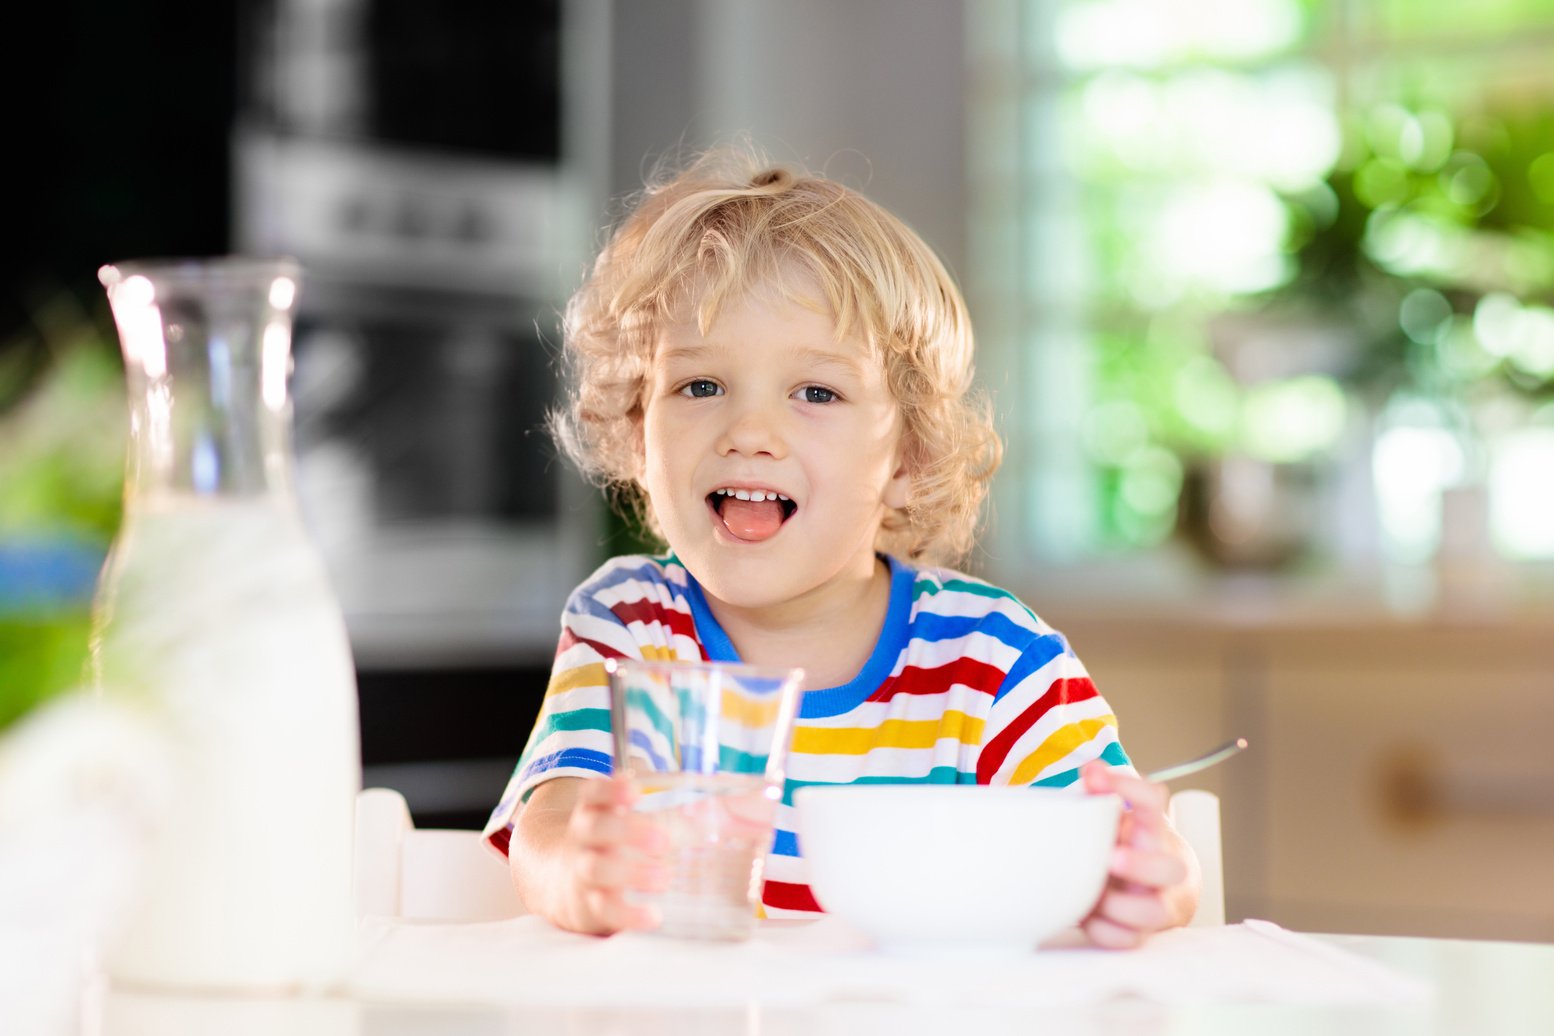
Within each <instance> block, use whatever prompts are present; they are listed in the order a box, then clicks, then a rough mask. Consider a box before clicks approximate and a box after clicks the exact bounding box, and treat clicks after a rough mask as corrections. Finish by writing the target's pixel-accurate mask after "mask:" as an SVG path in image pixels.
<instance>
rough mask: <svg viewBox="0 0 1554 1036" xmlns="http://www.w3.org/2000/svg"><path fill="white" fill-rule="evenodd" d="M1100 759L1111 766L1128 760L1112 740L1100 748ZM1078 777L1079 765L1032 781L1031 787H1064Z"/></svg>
mask: <svg viewBox="0 0 1554 1036" xmlns="http://www.w3.org/2000/svg"><path fill="white" fill-rule="evenodd" d="M1101 759H1102V760H1103V761H1104V762H1108V763H1110V764H1111V765H1113V766H1128V765H1130V760H1129V759H1128V753H1127V752H1124V751H1123V750H1122V746H1121V745H1120V744H1118V743H1117V742H1115V741H1113V742H1112V743H1111V744H1109V745H1107V746H1106V747H1105V748H1103V749H1102V750H1101ZM1078 779H1079V767H1077V766H1076V767H1074V768H1073V769H1071V770H1064V771H1063V772H1062V773H1055V774H1053V775H1052V776H1051V777H1043V778H1042V779H1041V780H1039V781H1032V782H1031V787H1033V788H1066V787H1068V786H1069V785H1070V784H1073V783H1074V782H1075V781H1077V780H1078Z"/></svg>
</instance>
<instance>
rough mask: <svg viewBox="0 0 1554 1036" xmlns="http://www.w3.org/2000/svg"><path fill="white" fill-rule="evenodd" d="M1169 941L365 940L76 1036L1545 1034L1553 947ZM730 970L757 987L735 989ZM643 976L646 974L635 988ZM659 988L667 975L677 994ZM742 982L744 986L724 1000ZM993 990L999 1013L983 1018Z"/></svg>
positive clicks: (519, 925) (395, 925)
mask: <svg viewBox="0 0 1554 1036" xmlns="http://www.w3.org/2000/svg"><path fill="white" fill-rule="evenodd" d="M821 924H824V922H822V923H821ZM1167 935H1168V936H1171V937H1172V938H1165V937H1163V938H1161V939H1158V940H1156V941H1155V942H1154V943H1152V944H1151V946H1150V947H1148V948H1147V949H1146V950H1145V951H1141V952H1136V953H1132V954H1112V953H1106V952H1104V951H1096V950H1091V949H1088V948H1076V947H1072V946H1064V945H1061V944H1060V945H1058V946H1057V947H1055V948H1049V949H1043V950H1041V951H1037V952H1034V953H1031V954H1029V955H1027V956H1026V957H1024V958H1022V959H1019V960H1003V961H999V962H992V963H987V962H984V963H983V964H982V965H980V966H977V967H971V966H969V964H968V962H965V961H937V962H935V961H930V960H923V959H911V960H903V959H889V958H882V957H880V956H879V955H877V954H874V953H872V952H871V951H870V950H868V949H867V947H866V946H863V945H861V944H858V943H856V942H853V941H850V937H849V936H848V935H847V934H846V933H839V932H838V931H837V930H835V929H834V928H833V929H831V930H829V931H827V930H825V929H823V928H820V927H815V928H812V929H810V930H809V931H803V930H800V929H794V928H792V927H791V926H790V927H787V928H784V927H781V926H776V925H771V924H768V925H765V926H763V928H762V929H761V931H759V932H758V934H757V936H756V938H755V939H754V940H752V941H751V942H750V943H747V944H742V945H739V946H732V947H730V946H726V945H725V946H694V945H691V946H688V945H686V944H679V945H678V946H677V945H674V944H671V942H670V941H669V940H658V939H655V938H654V937H651V936H633V937H626V938H623V937H616V938H615V939H612V940H595V939H589V938H587V937H582V936H573V935H569V934H567V933H561V932H557V931H555V930H554V929H549V928H548V927H547V926H546V925H545V922H543V921H540V920H539V919H537V918H519V919H515V920H514V921H510V922H500V923H498V924H483V925H425V924H422V925H413V924H407V923H403V922H384V923H381V924H373V923H369V925H368V926H366V927H364V931H363V940H364V955H363V967H362V969H361V970H360V971H359V973H358V977H357V980H356V982H355V984H354V987H353V989H352V991H350V992H342V993H337V994H335V995H330V996H318V997H271V998H265V997H219V996H179V995H176V994H158V993H151V992H146V991H129V990H116V989H100V990H98V991H97V995H95V996H94V997H92V998H91V1003H90V1004H89V1010H88V1015H87V1018H86V1025H85V1027H84V1030H85V1031H86V1032H89V1033H94V1034H100V1036H132V1034H133V1036H139V1034H150V1033H155V1034H157V1036H183V1034H185V1033H188V1034H193V1033H200V1034H205V1033H213V1032H220V1033H240V1034H246V1033H256V1034H257V1033H272V1032H274V1033H281V1032H284V1033H286V1034H287V1036H293V1034H296V1036H411V1034H418V1033H428V1034H432V1033H435V1034H438V1036H459V1034H464V1033H469V1034H481V1036H485V1034H492V1036H494V1034H499V1033H529V1032H536V1033H538V1032H554V1033H567V1034H571V1036H595V1034H599V1036H605V1034H614V1033H625V1032H632V1033H637V1032H646V1033H659V1032H662V1033H674V1034H675V1036H687V1034H692V1036H694V1034H698V1033H735V1034H750V1036H756V1034H759V1036H773V1034H787V1033H793V1034H795V1036H823V1034H827V1033H832V1032H835V1033H856V1032H887V1031H888V1032H891V1033H892V1034H897V1033H901V1034H912V1033H919V1032H921V1033H924V1034H928V1033H932V1034H933V1036H943V1034H944V1033H946V1032H957V1033H958V1032H970V1031H975V1032H978V1033H1001V1032H1009V1033H1014V1032H1021V1033H1029V1032H1031V1031H1033V1026H1037V1027H1039V1028H1040V1030H1041V1031H1042V1032H1044V1033H1046V1032H1084V1033H1109V1032H1129V1033H1146V1032H1160V1033H1166V1032H1169V1033H1172V1034H1173V1036H1175V1034H1195V1033H1203V1034H1218V1033H1226V1034H1230V1033H1234V1034H1236V1036H1244V1034H1245V1033H1249V1032H1253V1033H1258V1034H1265V1033H1301V1034H1306V1033H1323V1034H1336V1036H1344V1034H1350V1033H1353V1034H1362V1033H1363V1034H1365V1036H1374V1034H1376V1033H1393V1032H1408V1033H1413V1032H1424V1033H1439V1034H1456V1033H1462V1034H1468V1033H1472V1034H1474V1036H1479V1034H1483V1033H1495V1032H1506V1033H1523V1032H1525V1033H1533V1032H1540V1033H1541V1032H1554V984H1551V983H1550V982H1549V981H1548V976H1549V975H1551V974H1554V946H1549V945H1542V944H1517V943H1496V942H1465V941H1453V940H1434V939H1419V938H1396V937H1390V938H1384V937H1362V936H1304V935H1298V934H1294V933H1286V932H1283V930H1282V929H1276V928H1273V926H1269V930H1268V931H1259V930H1257V929H1255V928H1252V927H1247V926H1239V925H1238V926H1230V927H1227V928H1222V929H1189V930H1185V931H1182V932H1177V933H1167ZM1238 956H1239V957H1240V958H1241V960H1240V962H1239V963H1236V962H1235V961H1234V958H1235V957H1238ZM741 959H742V961H743V964H746V965H751V964H753V965H756V968H757V971H751V970H749V969H742V965H741ZM650 960H656V964H654V965H653V969H656V970H654V973H652V974H648V973H647V972H648V971H649V970H653V969H648V968H647V967H646V963H647V962H648V961H650ZM676 969H683V970H681V971H680V974H679V977H676V976H675V972H676ZM774 972H775V973H774ZM827 974H830V975H831V976H832V979H827V978H826V976H827ZM753 975H758V977H760V982H759V984H757V985H749V986H746V985H742V983H745V982H746V981H747V980H750V979H751V977H752V976H753ZM741 976H743V977H741ZM978 976H980V977H978ZM968 981H969V982H970V983H971V984H969V985H968V984H967V982H968ZM677 988H678V992H677V991H676V989H677ZM995 988H996V989H1001V990H1002V992H1001V993H1000V994H999V995H997V996H994V997H989V996H987V992H988V990H990V989H995ZM1038 1020H1039V1024H1038Z"/></svg>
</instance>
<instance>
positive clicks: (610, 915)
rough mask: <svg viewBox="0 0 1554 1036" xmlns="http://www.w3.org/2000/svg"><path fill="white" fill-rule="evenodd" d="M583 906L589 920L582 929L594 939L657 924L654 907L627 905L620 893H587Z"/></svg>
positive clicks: (654, 926)
mask: <svg viewBox="0 0 1554 1036" xmlns="http://www.w3.org/2000/svg"><path fill="white" fill-rule="evenodd" d="M583 906H584V910H585V913H586V914H587V917H588V920H587V923H585V924H584V925H583V926H582V929H583V930H584V931H586V932H588V933H590V934H593V935H609V934H611V933H613V932H620V931H626V930H628V929H650V928H656V927H658V924H659V920H660V918H659V913H658V908H657V907H653V906H650V905H646V904H636V903H629V902H627V900H626V897H625V896H624V895H623V894H622V893H621V892H620V891H619V890H610V889H599V888H595V889H588V890H587V891H585V892H584V893H583Z"/></svg>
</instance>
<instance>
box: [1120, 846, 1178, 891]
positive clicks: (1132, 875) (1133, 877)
mask: <svg viewBox="0 0 1554 1036" xmlns="http://www.w3.org/2000/svg"><path fill="white" fill-rule="evenodd" d="M1111 873H1112V877H1113V878H1115V879H1118V880H1121V881H1124V882H1127V883H1129V884H1132V885H1136V886H1142V887H1144V888H1152V889H1164V888H1170V887H1172V886H1175V885H1180V884H1182V883H1183V882H1185V881H1186V880H1187V863H1186V861H1185V860H1183V859H1182V858H1181V857H1179V856H1177V855H1175V854H1174V853H1169V852H1161V851H1159V850H1158V849H1150V848H1146V847H1142V846H1140V845H1138V844H1137V843H1135V844H1132V845H1130V844H1127V843H1123V844H1119V845H1118V846H1117V848H1116V849H1114V850H1112V860H1111Z"/></svg>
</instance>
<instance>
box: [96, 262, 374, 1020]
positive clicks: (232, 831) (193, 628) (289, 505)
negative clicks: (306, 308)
mask: <svg viewBox="0 0 1554 1036" xmlns="http://www.w3.org/2000/svg"><path fill="white" fill-rule="evenodd" d="M99 279H100V280H101V281H102V283H103V286H104V287H105V288H106V289H107V292H108V298H109V301H110V302H111V304H112V308H113V315H114V321H115V323H116V324H117V326H118V331H119V340H120V346H121V348H122V350H123V353H124V362H125V368H126V372H127V380H128V390H129V421H130V436H129V445H128V450H127V457H126V469H125V489H124V517H123V524H122V527H121V529H120V532H119V535H118V538H117V539H116V540H115V542H114V546H113V549H112V552H111V553H110V556H109V559H108V563H107V564H106V565H105V566H104V570H103V575H102V579H101V582H100V584H99V587H98V594H97V601H96V622H95V627H96V628H95V632H94V644H93V659H94V663H95V675H96V679H97V682H98V685H99V686H100V688H101V693H102V694H104V695H118V696H122V698H123V699H124V700H128V701H132V702H135V703H137V704H139V705H140V706H141V707H143V708H144V709H145V710H147V711H148V712H149V713H150V714H151V715H152V716H153V718H154V719H155V720H156V721H157V722H158V723H159V724H160V725H161V726H162V727H163V728H164V730H165V731H166V732H167V733H168V735H169V741H170V743H171V745H172V746H173V748H172V751H173V752H174V754H175V759H174V765H175V767H176V772H177V776H178V782H177V784H178V788H177V797H176V800H175V801H174V802H172V803H171V804H170V808H169V809H168V810H167V811H166V815H165V816H164V817H162V818H161V823H160V826H159V827H158V828H157V830H156V831H155V832H154V833H153V836H152V838H151V846H152V849H151V853H150V856H149V858H148V859H146V860H145V861H144V867H143V873H144V875H145V880H144V884H143V888H142V889H141V893H142V894H141V895H140V897H139V899H138V901H137V903H136V906H135V908H134V909H133V910H132V911H131V912H130V915H129V917H130V919H129V922H128V924H127V925H126V926H125V928H124V930H123V931H122V932H121V933H120V934H119V937H118V938H116V939H115V940H113V944H112V945H111V946H109V947H107V948H106V950H105V953H104V965H105V968H106V970H107V972H108V974H109V975H110V977H111V978H113V979H114V980H116V981H120V982H126V983H132V984H136V985H154V986H170V987H180V988H198V989H212V990H217V989H231V990H289V989H317V988H326V987H328V986H329V985H331V984H333V983H335V982H336V981H338V980H340V979H341V978H343V977H344V976H345V974H346V972H347V970H348V968H349V965H350V961H351V956H352V952H353V948H354V921H353V913H354V911H353V906H352V894H351V893H352V890H351V881H352V861H351V845H352V822H353V816H354V804H355V795H356V792H357V790H358V789H359V788H360V785H361V762H360V751H359V745H358V738H359V734H358V725H357V698H356V680H355V670H354V666H353V665H352V659H351V653H350V647H349V644H348V641H347V638H346V632H345V625H344V622H343V619H342V617H341V613H340V608H339V605H338V603H337V601H336V599H335V597H334V594H333V591H332V589H331V587H330V585H329V582H328V580H327V577H326V575H325V571H324V568H323V565H322V563H321V561H320V559H319V557H318V555H317V554H316V553H315V551H314V549H313V547H312V545H311V544H310V542H309V540H308V537H307V535H306V534H305V532H304V529H303V525H302V523H301V520H300V517H299V512H298V508H297V503H296V496H295V492H294V488H293V475H292V455H291V446H290V434H291V404H290V397H289V390H288V372H289V370H290V367H291V327H292V310H293V305H294V303H295V301H296V298H297V291H298V287H299V281H300V277H299V270H298V268H297V266H296V264H294V263H292V262H289V261H286V260H261V259H248V258H240V257H230V258H217V259H198V260H185V261H165V262H164V261H155V262H130V263H120V264H116V265H113V266H105V267H103V269H102V270H101V271H100V273H99ZM84 848H85V847H84ZM91 850H92V851H111V848H110V847H102V846H98V847H91Z"/></svg>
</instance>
